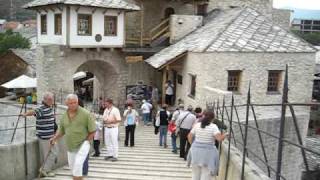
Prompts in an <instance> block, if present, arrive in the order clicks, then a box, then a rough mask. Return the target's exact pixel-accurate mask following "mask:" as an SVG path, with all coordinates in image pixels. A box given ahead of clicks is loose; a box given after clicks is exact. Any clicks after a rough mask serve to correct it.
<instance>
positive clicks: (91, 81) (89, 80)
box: [82, 78, 94, 85]
mask: <svg viewBox="0 0 320 180" xmlns="http://www.w3.org/2000/svg"><path fill="white" fill-rule="evenodd" d="M93 80H94V78H90V79H87V80H85V81H82V85H89V84H91V83H93Z"/></svg>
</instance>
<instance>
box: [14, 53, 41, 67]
mask: <svg viewBox="0 0 320 180" xmlns="http://www.w3.org/2000/svg"><path fill="white" fill-rule="evenodd" d="M10 50H11V51H12V52H13V53H14V54H15V55H17V56H19V57H20V58H21V59H22V60H24V61H25V62H26V63H27V64H29V65H30V66H31V67H32V68H33V69H36V50H35V49H10Z"/></svg>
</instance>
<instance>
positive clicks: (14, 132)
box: [11, 103, 25, 143]
mask: <svg viewBox="0 0 320 180" xmlns="http://www.w3.org/2000/svg"><path fill="white" fill-rule="evenodd" d="M24 106H25V103H23V104H22V105H21V109H20V114H19V116H18V120H17V122H16V126H15V127H14V130H13V134H12V137H11V143H12V142H13V139H14V135H15V134H16V130H17V127H18V124H19V120H20V117H21V116H20V115H21V113H22V111H23V107H24Z"/></svg>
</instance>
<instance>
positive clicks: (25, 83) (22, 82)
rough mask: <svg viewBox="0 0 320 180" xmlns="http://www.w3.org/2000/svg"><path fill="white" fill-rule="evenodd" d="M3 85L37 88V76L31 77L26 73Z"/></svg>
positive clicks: (14, 87) (15, 87)
mask: <svg viewBox="0 0 320 180" xmlns="http://www.w3.org/2000/svg"><path fill="white" fill-rule="evenodd" d="M1 86H3V87H5V88H8V89H18V88H36V87H37V78H31V77H29V76H26V75H21V76H19V77H17V78H15V79H13V80H11V81H9V82H6V83H4V84H2V85H1Z"/></svg>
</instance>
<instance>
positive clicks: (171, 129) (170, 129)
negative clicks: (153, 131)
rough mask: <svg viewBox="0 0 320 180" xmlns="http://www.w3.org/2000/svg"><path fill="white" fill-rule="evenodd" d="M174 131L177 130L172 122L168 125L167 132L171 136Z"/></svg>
mask: <svg viewBox="0 0 320 180" xmlns="http://www.w3.org/2000/svg"><path fill="white" fill-rule="evenodd" d="M176 130H177V126H176V124H175V123H174V121H171V122H170V123H169V125H168V131H169V132H171V133H172V134H173V133H175V131H176Z"/></svg>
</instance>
